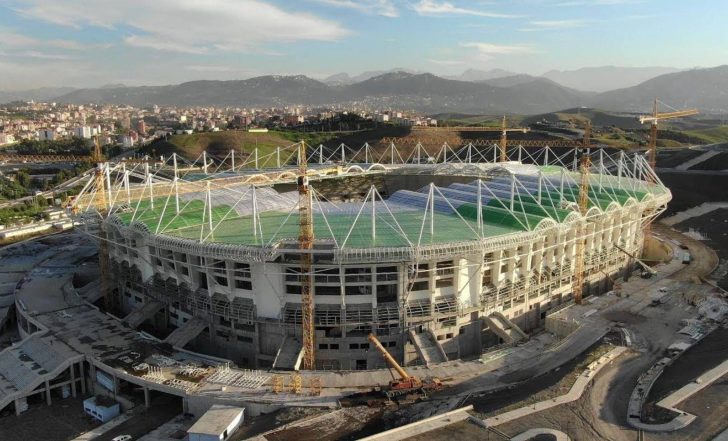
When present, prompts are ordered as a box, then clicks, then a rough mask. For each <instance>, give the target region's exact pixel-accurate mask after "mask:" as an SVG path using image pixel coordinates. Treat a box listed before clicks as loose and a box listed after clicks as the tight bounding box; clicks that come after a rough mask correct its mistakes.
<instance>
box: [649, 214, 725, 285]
mask: <svg viewBox="0 0 728 441" xmlns="http://www.w3.org/2000/svg"><path fill="white" fill-rule="evenodd" d="M726 214H727V216H726V219H728V210H726ZM695 219H699V218H693V219H691V220H695ZM688 222H690V221H688ZM681 225H682V224H678V225H677V226H676V227H677V228H676V229H677V230H678V231H687V228H684V229H683V227H681ZM726 225H728V224H726ZM723 228H725V226H724V227H723ZM652 231H654V232H656V233H659V234H661V235H662V236H664V237H667V238H669V239H675V240H677V241H679V242H681V243H682V244H684V245H686V246H687V247H688V249H689V252H690V255H691V256H692V258H693V260H692V262H690V264H689V265H685V268H683V269H682V270H680V271H678V272H677V273H675V274H673V275H672V276H670V278H671V279H673V280H681V281H685V282H690V281H692V279H693V278H694V277H695V276H698V277H707V276H708V275H710V274H711V273H712V272H713V271H714V270H715V269H716V267H717V266H718V262H719V258H718V253H717V252H716V251H714V249H715V250H719V251H718V252H720V250H721V247H720V246H716V245H718V244H711V243H708V242H701V241H697V240H695V239H691V238H689V237H687V236H685V235H683V234H679V233H676V232H675V230H673V229H672V228H670V227H668V226H666V225H663V224H661V223H659V222H657V223H655V224H654V225H653V226H652ZM724 245H725V247H724V248H722V249H723V250H726V251H728V240H727V241H726V243H725V244H724Z"/></svg>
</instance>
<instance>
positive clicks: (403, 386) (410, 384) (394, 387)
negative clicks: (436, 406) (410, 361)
mask: <svg viewBox="0 0 728 441" xmlns="http://www.w3.org/2000/svg"><path fill="white" fill-rule="evenodd" d="M369 341H370V342H371V343H372V344H373V345H374V346H375V347H376V348H377V349H378V350H379V352H381V353H382V357H384V360H385V361H386V362H387V364H388V365H389V367H390V372H391V370H392V369H394V370H395V371H397V374H399V377H400V378H399V379H397V378H395V376H394V374H392V381H390V382H389V386H386V387H383V388H382V392H383V393H384V394H385V395H386V396H387V398H389V399H392V398H394V397H398V396H401V395H410V394H418V395H421V396H423V397H427V394H428V392H430V391H436V390H440V389H442V388H443V385H442V382H441V381H440V380H439V379H438V378H426V379H424V380H422V379H421V378H420V377H417V376H415V375H410V374H409V373H408V372H407V371H406V370H404V368H403V367H402V366H400V365H399V363H397V360H395V359H394V357H392V355H391V354H390V353H389V351H387V349H385V347H384V346H382V343H381V342H380V341H379V339H378V338H377V337H376V336H375V335H374V334H369Z"/></svg>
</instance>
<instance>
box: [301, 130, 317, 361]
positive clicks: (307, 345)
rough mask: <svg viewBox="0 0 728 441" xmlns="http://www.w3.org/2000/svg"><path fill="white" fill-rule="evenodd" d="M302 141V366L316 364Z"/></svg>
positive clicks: (310, 212) (308, 197) (309, 221)
mask: <svg viewBox="0 0 728 441" xmlns="http://www.w3.org/2000/svg"><path fill="white" fill-rule="evenodd" d="M306 158H307V156H306V143H305V142H303V141H301V143H300V144H299V147H298V180H297V183H298V223H299V233H298V247H299V249H300V250H301V251H302V252H301V268H300V278H299V280H300V282H301V309H302V314H301V322H302V325H303V329H302V335H303V368H304V369H306V370H313V369H315V368H316V356H315V354H314V333H315V328H314V299H313V295H314V294H313V265H312V263H313V256H312V255H311V250H313V239H314V235H313V201H312V194H311V188H310V187H309V185H308V171H307V159H306Z"/></svg>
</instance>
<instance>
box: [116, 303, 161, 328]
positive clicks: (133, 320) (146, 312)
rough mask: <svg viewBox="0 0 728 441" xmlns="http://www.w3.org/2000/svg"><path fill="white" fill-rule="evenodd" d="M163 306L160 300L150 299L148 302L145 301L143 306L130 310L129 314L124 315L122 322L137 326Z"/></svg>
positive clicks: (133, 326)
mask: <svg viewBox="0 0 728 441" xmlns="http://www.w3.org/2000/svg"><path fill="white" fill-rule="evenodd" d="M163 307H164V304H163V303H162V302H159V301H157V300H152V301H151V302H149V303H145V304H144V306H142V307H141V308H139V309H135V310H134V311H132V312H130V313H129V315H127V316H126V317H124V322H126V323H127V324H128V325H129V327H131V328H137V327H138V326H139V325H141V324H142V323H144V322H145V321H147V320H149V319H150V318H152V317H154V314H156V313H157V312H159V310H161V309H162V308H163Z"/></svg>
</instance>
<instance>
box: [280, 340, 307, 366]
mask: <svg viewBox="0 0 728 441" xmlns="http://www.w3.org/2000/svg"><path fill="white" fill-rule="evenodd" d="M302 361H303V343H301V341H300V340H299V339H297V338H296V337H286V338H285V339H284V340H283V344H282V345H281V348H280V349H278V354H276V359H275V360H273V369H281V370H286V371H297V370H299V369H300V368H301V362H302Z"/></svg>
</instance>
